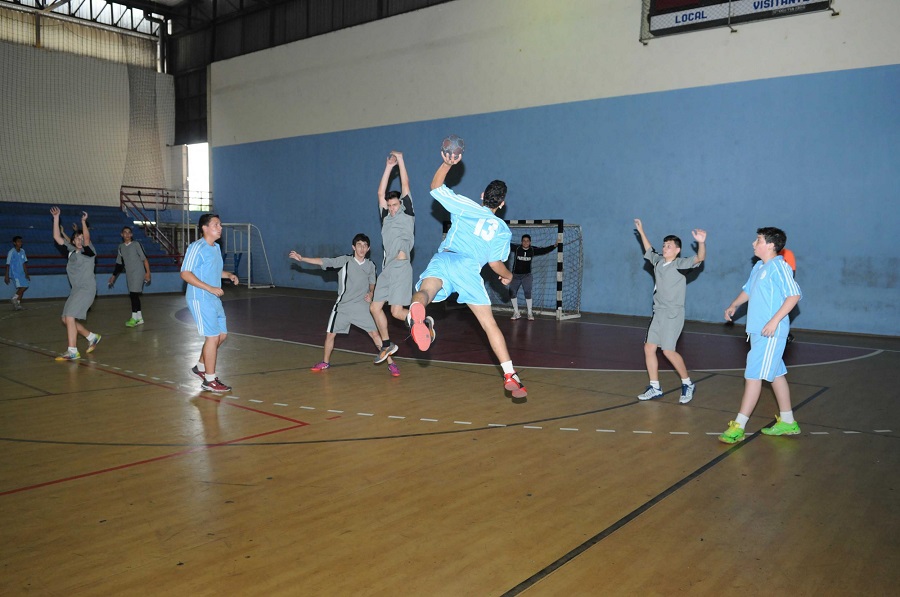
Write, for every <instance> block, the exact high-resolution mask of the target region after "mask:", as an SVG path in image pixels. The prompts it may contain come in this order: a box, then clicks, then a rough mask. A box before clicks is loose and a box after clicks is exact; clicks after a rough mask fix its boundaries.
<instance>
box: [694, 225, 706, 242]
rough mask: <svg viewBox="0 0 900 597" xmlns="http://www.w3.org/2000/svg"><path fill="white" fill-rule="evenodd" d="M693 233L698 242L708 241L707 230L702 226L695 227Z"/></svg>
mask: <svg viewBox="0 0 900 597" xmlns="http://www.w3.org/2000/svg"><path fill="white" fill-rule="evenodd" d="M691 234H692V235H693V236H694V240H695V241H697V242H698V243H705V242H706V230H702V229H700V228H695V229H694V230H692V231H691Z"/></svg>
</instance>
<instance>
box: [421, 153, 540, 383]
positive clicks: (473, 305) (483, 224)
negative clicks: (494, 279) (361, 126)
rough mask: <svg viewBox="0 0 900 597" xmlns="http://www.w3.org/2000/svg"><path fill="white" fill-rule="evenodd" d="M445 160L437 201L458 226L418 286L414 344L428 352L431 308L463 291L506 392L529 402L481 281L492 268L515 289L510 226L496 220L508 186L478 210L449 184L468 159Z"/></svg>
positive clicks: (494, 187) (494, 189)
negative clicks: (428, 310) (486, 268)
mask: <svg viewBox="0 0 900 597" xmlns="http://www.w3.org/2000/svg"><path fill="white" fill-rule="evenodd" d="M441 159H442V160H443V163H442V164H441V165H440V167H438V169H437V172H435V174H434V178H433V179H432V181H431V196H432V197H434V198H435V199H437V201H438V202H439V203H440V204H441V205H443V206H444V208H445V209H446V210H447V211H448V212H450V221H451V222H452V225H451V226H450V230H449V231H448V232H447V236H446V238H444V241H443V242H442V243H441V244H440V246H439V247H438V252H437V254H435V256H434V257H432V258H431V261H430V262H429V263H428V267H426V268H425V271H424V272H422V275H421V276H419V282H418V283H417V284H416V293H415V294H413V297H412V303H411V304H410V306H409V323H410V330H411V333H412V337H413V341H415V343H416V345H417V346H418V347H419V349H420V350H428V348H429V347H430V346H431V341H432V339H433V338H434V332H433V324H432V322H431V321H429V320H430V318H429V317H427V316H426V315H425V307H427V306H428V305H429V304H430V303H431V302H432V301H437V302H440V301H442V300H444V299H446V298H447V297H448V296H449V295H450V294H452V293H454V292H458V293H459V302H461V303H466V304H467V305H469V309H471V311H472V313H474V314H475V317H476V318H477V319H478V323H479V324H481V328H482V329H483V330H484V331H485V333H486V334H487V337H488V341H489V342H490V344H491V349H492V350H493V351H494V354H495V355H497V359H498V360H499V361H500V366H501V367H502V368H503V387H504V388H506V389H507V390H509V391H510V392H512V395H513V397H514V398H524V397H525V396H526V395H527V394H528V392H527V390H526V389H525V386H523V385H522V382H521V380H520V379H519V376H518V375H517V374H516V370H515V369H514V368H513V364H512V359H511V358H510V356H509V351H508V350H507V348H506V339H505V338H504V337H503V332H501V331H500V328H499V327H498V326H497V321H496V320H495V319H494V313H493V311H491V299H490V298H489V297H488V293H487V290H485V288H484V280H482V278H481V268H482V267H484V264H485V263H487V264H488V265H489V266H490V268H491V269H492V270H493V271H494V273H495V274H497V275H498V276H499V277H500V280H501V282H503V285H504V286H509V283H510V282H511V281H512V272H510V271H509V269H507V267H506V263H505V262H506V259H507V257H508V256H509V247H510V242H509V241H510V238H511V237H512V234H511V233H510V231H509V226H507V225H506V222H504V221H503V220H501V219H500V218H498V217H497V216H496V212H497V210H499V209H500V208H501V207H503V206H504V205H505V202H506V183H504V182H503V181H502V180H495V181H492V182H491V183H490V184H489V185H488V186H487V188H486V189H485V190H484V193H482V194H481V201H482V205H478V204H477V203H475V202H474V201H472V200H471V199H469V198H467V197H463V196H462V195H457V194H456V193H454V192H453V191H451V190H450V189H449V188H447V187H446V186H445V185H444V180H445V179H446V178H447V173H448V172H450V168H452V167H453V166H454V165H456V164H458V163H459V162H460V160H462V154H449V153H443V152H441Z"/></svg>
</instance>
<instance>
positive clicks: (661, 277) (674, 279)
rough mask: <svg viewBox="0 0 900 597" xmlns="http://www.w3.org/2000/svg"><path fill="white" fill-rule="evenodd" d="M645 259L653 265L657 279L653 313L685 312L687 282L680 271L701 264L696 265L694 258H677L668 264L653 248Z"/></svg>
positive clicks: (654, 290) (646, 254) (645, 254)
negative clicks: (664, 311)
mask: <svg viewBox="0 0 900 597" xmlns="http://www.w3.org/2000/svg"><path fill="white" fill-rule="evenodd" d="M644 259H646V260H647V261H649V262H650V263H651V264H652V265H653V275H654V277H655V278H656V286H655V287H654V289H653V311H654V312H657V311H660V310H680V311H684V296H685V294H686V289H687V282H686V281H685V279H684V274H682V273H681V272H680V271H678V270H683V269H692V268H695V267H697V266H698V265H700V264H699V263H695V262H694V258H693V257H676V258H675V259H673V260H672V261H670V262H668V263H666V260H665V259H663V256H662V255H660V254H659V253H657V252H656V251H654V250H653V249H652V248H651V249H649V250H648V251H647V252H646V253H644Z"/></svg>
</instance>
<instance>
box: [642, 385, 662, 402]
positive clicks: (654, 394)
mask: <svg viewBox="0 0 900 597" xmlns="http://www.w3.org/2000/svg"><path fill="white" fill-rule="evenodd" d="M662 395H663V391H662V390H657V389H656V388H654V387H653V386H647V391H646V392H644V393H643V394H641V395H640V396H638V400H653V399H654V398H659V397H660V396H662Z"/></svg>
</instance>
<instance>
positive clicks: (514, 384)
mask: <svg viewBox="0 0 900 597" xmlns="http://www.w3.org/2000/svg"><path fill="white" fill-rule="evenodd" d="M503 387H504V388H505V389H507V390H509V391H510V392H512V395H513V398H524V397H525V396H527V395H528V390H526V389H525V386H523V385H522V382H521V381H519V376H518V375H517V374H516V373H505V374H503Z"/></svg>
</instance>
